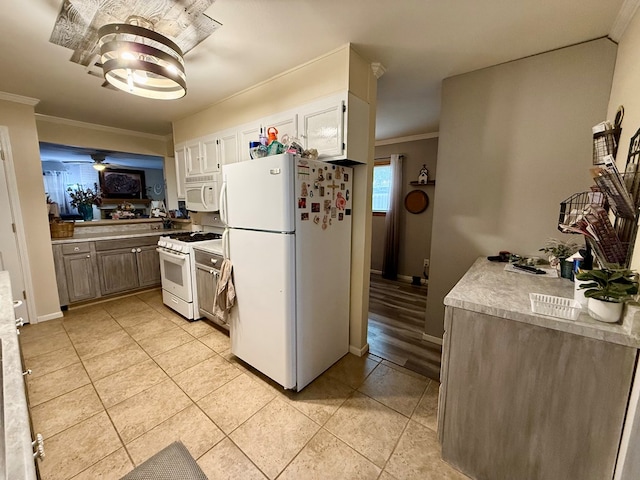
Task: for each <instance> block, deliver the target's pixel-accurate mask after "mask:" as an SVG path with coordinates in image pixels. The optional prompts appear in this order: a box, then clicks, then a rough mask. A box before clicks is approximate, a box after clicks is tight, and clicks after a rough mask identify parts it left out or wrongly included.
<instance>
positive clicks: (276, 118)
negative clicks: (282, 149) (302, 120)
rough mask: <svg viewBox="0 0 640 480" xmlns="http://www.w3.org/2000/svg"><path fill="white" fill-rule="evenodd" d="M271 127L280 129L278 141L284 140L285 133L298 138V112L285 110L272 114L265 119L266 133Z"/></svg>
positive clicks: (292, 137)
mask: <svg viewBox="0 0 640 480" xmlns="http://www.w3.org/2000/svg"><path fill="white" fill-rule="evenodd" d="M270 127H275V128H276V130H278V141H279V142H280V143H285V142H283V139H284V137H285V135H287V136H289V139H291V140H292V139H294V138H298V114H297V113H294V112H285V113H281V114H278V115H272V116H270V117H267V118H265V119H264V128H265V135H266V134H267V133H268V130H269V128H270Z"/></svg>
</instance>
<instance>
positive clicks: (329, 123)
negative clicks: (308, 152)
mask: <svg viewBox="0 0 640 480" xmlns="http://www.w3.org/2000/svg"><path fill="white" fill-rule="evenodd" d="M344 110H345V102H344V99H337V98H331V99H328V100H325V101H321V102H317V103H313V104H311V105H307V106H306V107H304V108H303V109H302V110H301V111H300V115H299V128H298V130H299V132H300V133H299V134H300V137H302V138H301V140H302V141H303V146H304V148H305V149H308V148H315V149H316V150H318V155H319V156H320V157H332V156H337V155H342V154H343V153H344Z"/></svg>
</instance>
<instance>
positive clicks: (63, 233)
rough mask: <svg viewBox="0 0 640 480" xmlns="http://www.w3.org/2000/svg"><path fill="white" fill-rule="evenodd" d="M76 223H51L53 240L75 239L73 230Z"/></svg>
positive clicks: (57, 221) (58, 221) (59, 221)
mask: <svg viewBox="0 0 640 480" xmlns="http://www.w3.org/2000/svg"><path fill="white" fill-rule="evenodd" d="M74 226H75V222H63V221H62V220H54V221H53V222H51V223H49V231H50V232H51V238H69V237H73V228H74Z"/></svg>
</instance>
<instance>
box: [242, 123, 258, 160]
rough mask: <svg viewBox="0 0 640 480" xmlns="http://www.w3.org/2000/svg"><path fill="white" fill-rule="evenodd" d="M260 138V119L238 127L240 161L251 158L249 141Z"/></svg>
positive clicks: (256, 140)
mask: <svg viewBox="0 0 640 480" xmlns="http://www.w3.org/2000/svg"><path fill="white" fill-rule="evenodd" d="M259 140H260V121H256V122H251V123H248V124H246V125H243V126H241V127H240V128H239V129H238V161H240V162H244V161H247V160H251V155H250V154H249V143H250V142H258V141H259Z"/></svg>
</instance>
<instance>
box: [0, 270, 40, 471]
mask: <svg viewBox="0 0 640 480" xmlns="http://www.w3.org/2000/svg"><path fill="white" fill-rule="evenodd" d="M0 342H2V362H0V363H1V365H2V402H3V406H2V408H3V412H2V421H1V422H0V424H1V425H2V426H3V432H2V433H3V434H4V447H5V448H4V455H5V458H4V459H2V460H0V464H2V463H4V461H6V464H5V465H6V466H5V468H6V472H0V473H4V474H6V478H8V479H9V478H11V479H13V478H15V479H18V478H19V479H25V480H31V479H35V478H36V472H35V464H34V460H33V450H32V447H31V429H30V427H29V411H28V409H27V398H26V395H25V390H24V389H25V384H24V379H23V376H22V363H21V361H20V346H19V344H18V336H17V334H16V320H15V313H14V309H13V296H12V294H11V283H10V280H9V272H6V271H0Z"/></svg>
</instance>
